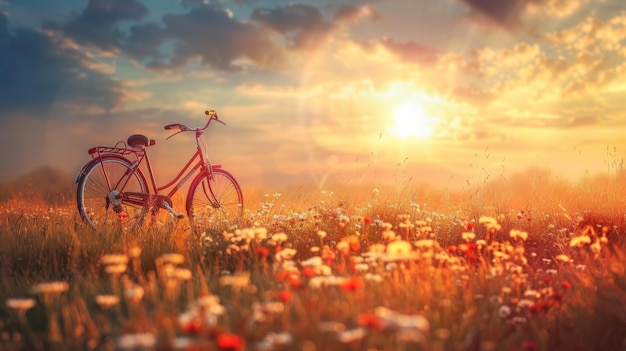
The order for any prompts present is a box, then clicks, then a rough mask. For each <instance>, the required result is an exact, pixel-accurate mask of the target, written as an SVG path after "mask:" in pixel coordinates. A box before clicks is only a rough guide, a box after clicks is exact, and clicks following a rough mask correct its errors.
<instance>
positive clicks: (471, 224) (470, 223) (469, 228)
mask: <svg viewBox="0 0 626 351" xmlns="http://www.w3.org/2000/svg"><path fill="white" fill-rule="evenodd" d="M475 226H476V224H474V223H473V222H469V223H467V230H474V227H475Z"/></svg>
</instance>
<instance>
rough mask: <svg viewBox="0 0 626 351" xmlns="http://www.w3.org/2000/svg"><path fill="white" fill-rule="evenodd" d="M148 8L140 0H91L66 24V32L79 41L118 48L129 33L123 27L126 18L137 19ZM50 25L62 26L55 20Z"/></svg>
mask: <svg viewBox="0 0 626 351" xmlns="http://www.w3.org/2000/svg"><path fill="white" fill-rule="evenodd" d="M147 14H148V8H147V7H145V6H144V5H143V4H141V3H140V2H138V1H136V0H90V1H89V3H88V4H87V7H86V8H85V10H83V11H82V12H81V13H79V14H77V15H76V16H74V18H72V19H71V20H70V21H69V22H68V23H67V24H65V25H63V26H62V30H63V32H64V33H65V34H66V35H67V36H69V37H71V38H72V39H74V41H76V42H77V43H79V44H82V45H89V46H94V47H97V48H99V49H101V50H104V51H115V50H116V48H117V47H118V46H119V44H120V42H121V41H122V40H123V39H124V37H125V35H124V32H123V31H122V30H120V29H119V24H120V23H121V22H123V21H137V20H140V19H141V18H143V17H144V16H146V15H147ZM46 26H47V27H49V28H54V29H59V27H58V26H57V25H55V24H53V23H47V24H46Z"/></svg>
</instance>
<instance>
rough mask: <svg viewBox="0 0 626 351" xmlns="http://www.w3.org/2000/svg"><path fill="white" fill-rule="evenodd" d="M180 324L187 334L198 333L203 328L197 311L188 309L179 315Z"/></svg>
mask: <svg viewBox="0 0 626 351" xmlns="http://www.w3.org/2000/svg"><path fill="white" fill-rule="evenodd" d="M178 324H180V329H181V330H182V331H183V333H185V334H197V333H198V332H200V330H201V329H202V323H201V322H200V320H199V319H198V316H197V315H196V313H194V312H192V311H186V312H183V313H181V314H180V315H179V316H178Z"/></svg>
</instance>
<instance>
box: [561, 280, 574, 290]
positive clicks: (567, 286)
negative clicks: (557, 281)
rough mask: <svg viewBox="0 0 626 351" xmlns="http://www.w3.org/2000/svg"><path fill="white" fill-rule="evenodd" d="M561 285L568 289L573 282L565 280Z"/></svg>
mask: <svg viewBox="0 0 626 351" xmlns="http://www.w3.org/2000/svg"><path fill="white" fill-rule="evenodd" d="M561 287H562V288H563V289H566V290H567V289H570V288H571V287H572V284H571V283H570V282H568V281H563V282H562V283H561Z"/></svg>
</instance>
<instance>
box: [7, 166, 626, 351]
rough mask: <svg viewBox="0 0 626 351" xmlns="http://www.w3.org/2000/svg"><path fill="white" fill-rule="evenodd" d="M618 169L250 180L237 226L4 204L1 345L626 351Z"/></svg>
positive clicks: (621, 183) (41, 204)
mask: <svg viewBox="0 0 626 351" xmlns="http://www.w3.org/2000/svg"><path fill="white" fill-rule="evenodd" d="M625 184H626V183H624V179H623V177H621V175H616V176H611V177H604V178H588V179H584V180H582V181H581V182H579V183H575V184H569V183H567V182H564V181H562V180H559V179H555V178H554V177H552V176H551V175H550V174H549V172H547V171H544V170H529V171H528V172H527V173H525V174H520V175H519V176H513V177H511V178H510V179H501V180H499V181H496V182H488V183H486V184H485V185H483V186H481V187H478V188H470V187H468V188H467V189H465V190H463V191H458V192H453V191H449V190H447V191H446V190H440V189H434V188H429V187H425V186H411V185H410V184H403V185H401V186H393V187H389V188H384V187H377V188H374V187H373V186H367V185H360V186H357V185H354V186H351V187H345V186H336V187H332V186H330V187H329V188H328V189H326V190H323V191H320V190H317V189H316V190H314V189H306V188H304V187H294V188H292V189H284V191H282V192H280V193H274V192H268V193H267V194H266V193H264V192H256V193H248V194H246V213H245V228H240V229H234V228H215V229H213V230H210V231H208V232H205V233H194V232H192V231H191V230H190V226H189V223H188V222H187V221H186V220H178V221H177V220H174V219H172V218H170V217H168V216H167V215H164V216H162V217H160V218H159V220H158V221H157V224H156V225H154V226H153V227H151V228H149V229H146V230H142V231H137V232H132V233H122V232H119V231H116V230H115V229H114V228H107V229H105V230H103V231H93V230H91V229H90V228H88V227H86V226H85V225H84V224H82V223H81V221H80V219H79V218H78V217H77V214H76V211H75V208H74V204H73V203H68V204H66V205H59V206H53V207H50V205H49V204H47V203H45V202H43V201H41V202H37V201H28V202H26V201H22V200H20V199H19V198H16V199H13V200H11V201H8V202H4V203H3V204H2V205H1V207H0V242H1V243H2V245H0V267H2V269H1V270H0V286H1V287H2V288H1V289H0V301H2V306H0V344H1V345H2V347H1V348H2V349H3V350H48V349H59V350H69V349H75V350H85V349H90V350H116V349H133V350H134V349H141V350H153V349H182V350H195V349H207V350H243V349H247V350H274V349H276V350H369V349H371V350H434V351H436V350H485V351H487V350H592V349H593V350H622V349H626V343H625V342H626V339H625V336H624V335H625V334H624V330H626V329H625V328H626V308H624V307H623V306H624V305H625V302H626V278H625V276H624V271H625V268H626V267H625V266H624V265H625V264H626V263H625V262H626V261H625V260H624V258H625V257H624V256H625V255H626V251H625V248H624V240H623V235H624V214H625V213H624V200H623V199H624V198H626V197H624V195H625V194H624V192H625V190H624V189H625V188H624V185H625Z"/></svg>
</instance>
